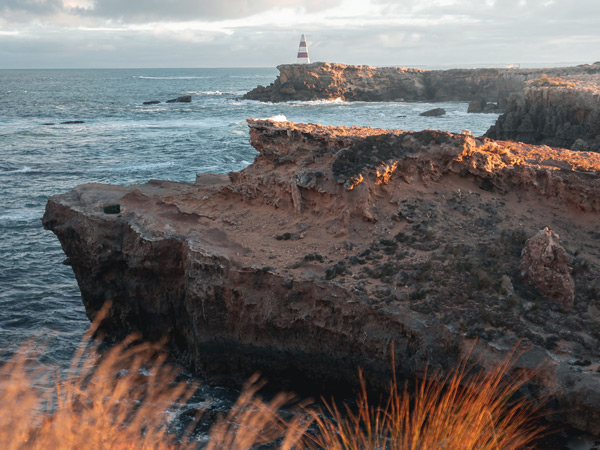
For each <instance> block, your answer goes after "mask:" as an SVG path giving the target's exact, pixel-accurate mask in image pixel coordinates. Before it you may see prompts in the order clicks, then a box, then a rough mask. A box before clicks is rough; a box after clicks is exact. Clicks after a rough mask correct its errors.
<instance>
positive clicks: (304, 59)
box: [296, 34, 310, 64]
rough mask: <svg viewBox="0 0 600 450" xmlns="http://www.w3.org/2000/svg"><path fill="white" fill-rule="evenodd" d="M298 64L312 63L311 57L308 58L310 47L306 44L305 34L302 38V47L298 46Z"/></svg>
mask: <svg viewBox="0 0 600 450" xmlns="http://www.w3.org/2000/svg"><path fill="white" fill-rule="evenodd" d="M296 64H310V59H309V58H308V47H307V46H306V39H305V38H304V34H303V35H302V37H301V38H300V47H298V60H297V61H296Z"/></svg>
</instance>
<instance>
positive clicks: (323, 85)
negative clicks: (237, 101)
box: [244, 62, 600, 106]
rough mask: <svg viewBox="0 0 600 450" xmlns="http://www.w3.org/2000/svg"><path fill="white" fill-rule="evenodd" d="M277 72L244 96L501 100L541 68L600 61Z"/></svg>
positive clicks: (310, 67)
mask: <svg viewBox="0 0 600 450" xmlns="http://www.w3.org/2000/svg"><path fill="white" fill-rule="evenodd" d="M277 69H279V76H278V77H277V79H276V80H275V81H274V82H273V83H271V85H269V86H267V87H263V86H258V87H257V88H255V89H253V90H252V91H250V92H248V93H247V94H245V95H244V98H245V99H249V100H260V101H269V102H284V101H291V100H330V99H336V98H340V99H342V100H345V101H366V102H370V101H433V102H441V101H471V100H475V99H481V98H483V99H484V101H487V102H496V103H500V106H503V102H504V101H505V100H506V99H508V97H510V95H511V94H515V93H520V92H522V91H523V89H524V87H525V82H526V81H527V80H530V79H533V78H538V77H540V76H541V75H542V74H548V75H549V76H567V75H573V74H598V73H600V64H592V65H581V66H576V67H562V68H547V69H452V70H419V69H408V68H404V67H372V66H352V65H345V64H336V63H323V62H317V63H313V64H283V65H280V66H277Z"/></svg>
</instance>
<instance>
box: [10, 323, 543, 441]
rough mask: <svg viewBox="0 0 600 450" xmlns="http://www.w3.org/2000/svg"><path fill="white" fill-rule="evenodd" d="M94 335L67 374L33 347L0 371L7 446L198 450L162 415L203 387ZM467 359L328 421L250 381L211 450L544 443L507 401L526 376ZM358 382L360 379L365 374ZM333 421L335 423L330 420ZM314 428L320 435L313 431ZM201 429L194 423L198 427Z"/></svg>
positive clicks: (531, 408) (522, 410) (131, 341)
mask: <svg viewBox="0 0 600 450" xmlns="http://www.w3.org/2000/svg"><path fill="white" fill-rule="evenodd" d="M96 328H97V322H96V323H95V324H94V325H93V326H92V327H91V329H90V331H89V332H88V333H87V334H86V338H85V340H84V341H83V342H82V344H81V346H80V348H79V350H78V352H77V354H76V355H75V357H74V359H73V363H72V366H71V368H70V370H69V371H68V375H67V376H65V378H62V379H61V378H59V377H58V376H55V377H54V386H55V388H54V389H48V382H49V380H51V379H52V377H51V376H49V375H48V374H44V373H42V372H41V371H40V370H32V369H31V367H30V365H29V364H28V362H27V360H28V356H27V352H21V353H18V354H17V355H15V356H14V357H13V358H11V360H10V361H9V362H7V363H5V364H3V365H2V366H0V411H1V412H2V413H1V414H0V444H1V447H2V448H3V449H6V450H13V449H14V450H17V449H19V450H21V449H28V450H29V449H33V450H36V449H40V450H41V449H44V450H47V449H55V448H56V449H132V450H133V449H174V448H183V449H187V448H198V447H199V445H200V444H199V443H198V442H194V441H193V440H192V439H190V436H191V432H190V430H188V431H187V432H186V433H185V434H184V436H183V438H181V437H180V440H179V442H175V440H174V438H173V436H172V434H170V433H169V431H168V425H169V417H168V416H167V413H166V411H167V410H170V411H173V410H177V409H178V408H179V409H181V408H182V407H183V406H184V404H185V402H186V401H187V400H188V399H189V398H190V397H191V396H192V395H193V394H194V392H195V390H196V388H197V386H195V385H193V384H187V383H185V382H182V381H178V380H177V379H176V376H177V371H176V370H175V369H174V368H173V367H171V366H169V365H167V364H165V353H164V352H163V351H162V349H161V346H160V345H156V344H149V343H139V342H137V341H136V338H135V337H129V338H128V339H126V340H124V341H123V342H121V343H120V344H118V345H115V346H114V347H112V348H110V349H109V350H108V351H106V352H102V354H101V356H97V355H98V354H99V353H98V352H97V345H96V344H90V342H92V341H91V336H92V335H93V334H94V332H95V331H96ZM471 368H472V367H471V366H468V365H467V362H466V361H465V362H464V363H462V364H461V365H460V366H459V367H457V368H456V369H455V370H454V371H452V372H451V373H450V374H449V375H448V376H446V377H445V378H443V379H440V378H439V377H435V376H431V377H426V379H425V380H424V381H420V382H418V383H417V388H416V391H415V392H414V393H413V394H412V395H410V394H409V392H408V391H407V387H406V385H405V386H404V388H403V389H399V387H398V384H397V381H396V379H395V377H394V379H393V380H392V382H391V395H390V396H389V398H388V399H387V401H386V403H385V404H384V405H382V406H379V407H375V406H372V405H371V404H370V403H369V401H368V398H367V393H366V389H365V388H364V386H365V383H364V382H363V383H362V385H363V390H362V393H361V394H360V395H359V398H358V402H357V404H358V408H357V409H356V410H354V409H352V408H350V407H347V406H345V407H343V409H341V410H340V409H339V408H338V407H337V406H336V405H335V403H334V402H331V403H327V402H326V403H325V404H326V409H327V411H326V414H323V411H321V410H319V409H315V408H307V407H303V409H301V410H299V411H298V413H296V414H294V415H292V417H293V418H292V419H291V420H284V419H283V418H282V416H281V415H280V413H279V411H280V408H281V407H282V406H284V405H286V404H287V403H288V402H289V401H290V399H291V396H290V395H288V394H279V395H277V396H275V397H274V398H273V399H272V400H271V401H269V402H266V401H264V400H262V399H261V398H260V397H258V396H257V392H258V391H259V389H261V387H262V386H263V383H262V382H261V381H259V379H258V377H253V378H251V379H250V380H249V381H248V383H247V384H246V386H245V388H244V390H243V391H242V394H241V395H240V397H239V398H238V400H237V402H236V403H235V405H234V406H233V408H232V409H231V411H230V412H229V414H228V415H227V416H226V417H222V418H220V419H219V420H218V421H217V422H216V424H215V425H213V427H212V428H211V430H210V437H209V440H208V443H206V444H204V446H203V448H205V449H207V450H217V449H219V450H227V449H231V450H244V449H251V448H253V447H254V446H256V445H261V444H266V443H273V446H272V447H270V448H279V449H282V450H292V449H302V448H306V449H316V448H324V449H328V450H350V449H357V450H358V449H373V450H374V449H389V450H396V449H402V450H417V449H419V450H427V449H432V450H433V449H446V450H451V449H460V450H469V449H478V450H479V449H481V450H486V449H498V450H499V449H502V450H512V449H523V448H527V446H529V445H531V444H532V443H533V442H534V441H535V440H536V439H537V438H539V437H540V436H541V434H542V433H543V430H541V429H539V428H536V427H535V420H536V419H537V418H538V416H539V415H538V413H537V411H538V409H537V407H536V404H535V403H533V402H532V401H528V400H511V399H512V398H513V396H514V394H515V392H516V391H517V390H518V389H519V388H520V387H521V386H522V385H523V384H524V383H526V382H527V381H528V380H529V379H530V376H525V375H523V376H521V377H517V378H516V379H514V378H513V379H509V378H508V377H507V375H508V373H509V370H510V368H511V359H510V358H507V359H506V360H505V361H504V362H503V363H502V364H500V365H499V366H498V367H497V368H496V370H495V371H494V372H493V373H492V374H491V375H487V376H486V375H483V374H476V375H469V372H470V369H471ZM361 378H362V377H361ZM325 417H329V418H325ZM311 423H313V426H312V429H311V430H310V431H309V432H307V429H308V427H309V426H311ZM193 425H195V423H192V426H193Z"/></svg>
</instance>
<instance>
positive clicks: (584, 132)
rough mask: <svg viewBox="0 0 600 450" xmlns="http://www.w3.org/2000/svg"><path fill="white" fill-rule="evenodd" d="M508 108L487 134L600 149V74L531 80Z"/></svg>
mask: <svg viewBox="0 0 600 450" xmlns="http://www.w3.org/2000/svg"><path fill="white" fill-rule="evenodd" d="M505 110H506V111H505V113H504V114H503V115H501V116H500V117H499V118H498V120H497V122H496V124H495V125H493V126H492V127H491V128H490V129H489V130H488V132H487V133H486V136H488V137H490V138H493V139H510V140H517V141H521V142H527V143H530V144H544V145H550V146H553V147H563V148H570V149H572V150H584V151H594V152H598V151H600V75H572V76H566V77H554V78H551V77H548V76H543V77H540V78H538V79H534V80H530V81H529V82H527V83H526V88H525V90H524V92H523V94H522V95H520V96H512V97H511V98H510V99H509V100H508V101H507V102H506V106H505Z"/></svg>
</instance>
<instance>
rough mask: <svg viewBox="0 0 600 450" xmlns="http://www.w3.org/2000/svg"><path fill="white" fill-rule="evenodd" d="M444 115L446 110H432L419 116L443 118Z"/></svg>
mask: <svg viewBox="0 0 600 450" xmlns="http://www.w3.org/2000/svg"><path fill="white" fill-rule="evenodd" d="M444 114H446V110H445V109H444V108H433V109H430V110H429V111H425V112H422V113H421V114H419V115H420V116H425V117H439V116H443V115H444Z"/></svg>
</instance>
